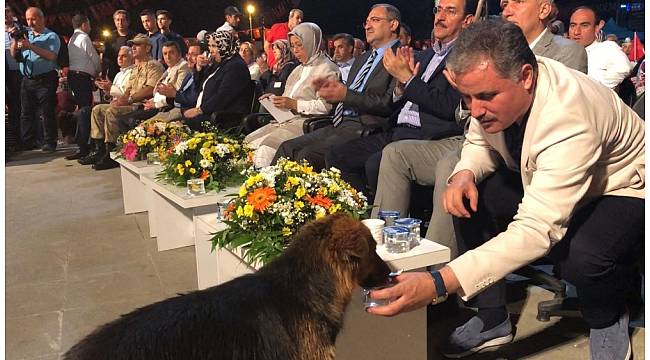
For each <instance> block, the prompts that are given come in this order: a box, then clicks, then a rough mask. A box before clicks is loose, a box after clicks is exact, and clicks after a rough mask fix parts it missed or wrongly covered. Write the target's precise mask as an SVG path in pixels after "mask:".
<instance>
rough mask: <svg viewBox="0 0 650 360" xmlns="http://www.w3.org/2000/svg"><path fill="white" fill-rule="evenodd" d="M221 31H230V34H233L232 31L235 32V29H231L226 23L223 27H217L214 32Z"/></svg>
mask: <svg viewBox="0 0 650 360" xmlns="http://www.w3.org/2000/svg"><path fill="white" fill-rule="evenodd" d="M221 30H223V31H230V32H233V31H235V28H233V27H232V26H231V25H230V24H228V22H227V21H226V22H225V23H223V25H221V26H219V27H218V28H217V30H216V31H221Z"/></svg>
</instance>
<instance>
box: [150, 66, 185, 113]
mask: <svg viewBox="0 0 650 360" xmlns="http://www.w3.org/2000/svg"><path fill="white" fill-rule="evenodd" d="M186 64H187V61H185V60H182V59H181V61H179V62H178V63H176V65H174V66H172V67H170V68H168V69H167V70H165V72H164V73H163V74H162V76H161V77H160V81H158V84H165V85H172V86H174V88H177V87H179V86H177V85H176V84H170V82H171V81H172V80H173V79H171V76H170V75H173V74H175V73H176V71H177V70H178V68H180V67H181V66H183V65H186ZM183 80H184V78H183V79H181V82H182V81H183ZM177 90H178V89H177ZM153 103H154V106H155V107H156V109H160V108H164V107H165V106H167V96H165V95H163V94H161V93H159V92H158V91H154V93H153Z"/></svg>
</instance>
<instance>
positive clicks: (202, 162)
mask: <svg viewBox="0 0 650 360" xmlns="http://www.w3.org/2000/svg"><path fill="white" fill-rule="evenodd" d="M199 165H201V167H202V168H204V169H207V168H209V167H210V166H211V165H212V164H211V163H210V162H209V161H208V160H206V159H202V160H201V161H200V162H199Z"/></svg>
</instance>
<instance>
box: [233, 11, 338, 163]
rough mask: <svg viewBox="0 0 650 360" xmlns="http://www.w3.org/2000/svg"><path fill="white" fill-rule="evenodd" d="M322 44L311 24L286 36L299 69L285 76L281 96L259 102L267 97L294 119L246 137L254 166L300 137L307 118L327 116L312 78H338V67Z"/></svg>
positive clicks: (327, 107)
mask: <svg viewBox="0 0 650 360" xmlns="http://www.w3.org/2000/svg"><path fill="white" fill-rule="evenodd" d="M322 41H323V36H322V33H321V30H320V28H319V27H318V25H316V24H314V23H302V24H300V25H297V26H296V27H295V28H293V30H292V31H291V32H289V43H290V44H291V52H292V53H293V55H294V56H295V57H296V58H297V59H298V61H300V65H298V67H296V68H295V69H294V70H293V72H291V75H289V78H288V79H287V84H286V87H285V89H284V93H283V94H282V96H273V95H271V94H264V95H262V97H261V98H260V99H264V98H267V97H270V98H271V100H272V101H273V104H274V105H275V106H276V107H278V108H280V109H285V110H291V111H292V112H293V113H294V114H295V116H294V117H293V118H292V119H290V120H288V121H286V122H283V123H281V124H280V123H278V122H277V121H275V120H272V121H271V123H270V124H268V125H266V126H263V127H261V128H259V129H257V130H255V131H254V132H252V133H250V134H249V135H248V136H246V139H245V140H244V141H245V142H247V143H249V145H251V146H252V147H253V148H256V150H255V160H254V162H255V165H256V166H260V167H262V166H267V165H270V164H271V161H272V160H273V156H274V155H275V152H276V151H277V149H278V147H279V146H280V144H282V143H283V142H284V141H286V140H290V139H293V138H296V137H298V136H300V135H302V134H303V131H302V124H303V122H304V121H305V119H306V118H307V117H308V116H309V115H324V114H329V113H330V111H331V110H332V105H331V104H329V103H328V102H327V101H325V99H323V98H321V97H320V96H319V95H318V94H317V92H316V89H315V88H314V86H313V85H312V82H313V80H314V79H316V78H323V77H326V78H333V79H340V77H341V73H340V72H339V69H338V66H336V64H334V63H333V62H332V61H331V60H329V59H328V58H327V56H325V54H324V53H323V52H322V51H321V50H320V49H321V43H322Z"/></svg>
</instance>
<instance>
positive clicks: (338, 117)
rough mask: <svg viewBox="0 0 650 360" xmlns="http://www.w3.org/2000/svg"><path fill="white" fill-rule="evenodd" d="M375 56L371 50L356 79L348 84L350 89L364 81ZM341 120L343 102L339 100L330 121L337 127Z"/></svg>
mask: <svg viewBox="0 0 650 360" xmlns="http://www.w3.org/2000/svg"><path fill="white" fill-rule="evenodd" d="M376 57H377V50H373V51H372V55H370V57H369V58H368V61H366V63H365V64H364V65H363V68H361V71H360V72H359V74H360V75H359V76H357V80H356V81H355V82H354V84H352V86H350V90H355V91H358V90H359V88H360V87H361V85H362V84H363V83H364V82H365V80H366V77H368V75H370V68H372V64H373V63H374V62H375V58H376ZM342 120H343V102H342V101H341V102H340V103H339V104H338V105H337V106H336V110H335V111H334V119H333V121H332V124H333V125H334V127H337V126H339V125H340V124H341V121H342Z"/></svg>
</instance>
